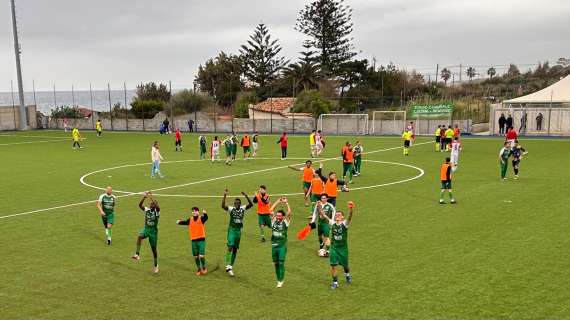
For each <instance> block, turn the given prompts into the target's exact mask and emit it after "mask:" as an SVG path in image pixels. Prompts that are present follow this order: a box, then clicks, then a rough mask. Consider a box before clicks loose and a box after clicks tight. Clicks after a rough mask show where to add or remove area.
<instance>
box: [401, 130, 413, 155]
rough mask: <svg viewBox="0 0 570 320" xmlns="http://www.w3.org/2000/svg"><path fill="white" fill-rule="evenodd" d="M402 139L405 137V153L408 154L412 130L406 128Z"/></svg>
mask: <svg viewBox="0 0 570 320" xmlns="http://www.w3.org/2000/svg"><path fill="white" fill-rule="evenodd" d="M402 139H404V155H405V156H407V155H409V153H410V151H409V150H410V144H411V143H412V131H410V130H406V131H404V133H402Z"/></svg>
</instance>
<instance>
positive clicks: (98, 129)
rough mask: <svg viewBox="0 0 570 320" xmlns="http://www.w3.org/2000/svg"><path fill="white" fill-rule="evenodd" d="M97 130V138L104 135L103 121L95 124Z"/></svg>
mask: <svg viewBox="0 0 570 320" xmlns="http://www.w3.org/2000/svg"><path fill="white" fill-rule="evenodd" d="M95 130H97V137H100V136H101V134H103V125H102V124H101V120H100V119H98V120H97V123H95Z"/></svg>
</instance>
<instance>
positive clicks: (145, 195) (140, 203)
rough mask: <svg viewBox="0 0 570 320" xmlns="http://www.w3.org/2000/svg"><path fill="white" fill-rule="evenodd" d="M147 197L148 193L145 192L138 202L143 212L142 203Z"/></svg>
mask: <svg viewBox="0 0 570 320" xmlns="http://www.w3.org/2000/svg"><path fill="white" fill-rule="evenodd" d="M147 197H148V192H145V194H144V196H143V197H142V199H141V201H140V202H139V208H140V209H141V210H143V211H144V201H145V200H146V198H147Z"/></svg>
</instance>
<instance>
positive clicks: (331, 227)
mask: <svg viewBox="0 0 570 320" xmlns="http://www.w3.org/2000/svg"><path fill="white" fill-rule="evenodd" d="M214 141H216V140H214ZM242 141H243V140H242ZM359 145H360V144H359V143H357V144H356V146H359ZM158 147H159V146H158V143H155V144H154V146H153V148H156V149H154V150H153V151H154V152H158ZM345 148H346V150H345ZM345 148H343V161H345V160H346V159H349V160H350V159H352V158H350V156H346V155H344V153H347V152H348V153H350V152H354V151H353V149H354V148H352V145H351V144H350V143H347V145H346V146H345ZM244 151H245V150H244ZM154 156H157V157H160V154H159V153H158V155H156V154H155V155H154ZM343 163H344V162H343ZM294 169H295V170H298V169H297V168H294ZM322 169H323V165H322V163H321V164H320V167H319V169H317V170H314V169H313V168H312V161H311V160H308V161H307V162H306V165H305V167H303V168H302V169H301V171H303V189H304V193H305V198H306V199H308V200H309V199H310V202H311V203H312V205H311V209H310V213H311V215H310V216H309V217H308V218H309V222H308V224H307V225H306V226H305V227H304V228H303V229H302V230H301V231H300V232H299V233H298V234H297V237H298V239H300V240H304V239H305V238H306V237H307V235H308V234H309V233H310V232H311V230H313V229H317V237H318V240H319V250H318V254H319V256H321V257H329V259H330V266H331V277H332V283H331V288H332V289H337V288H338V287H339V281H338V275H337V273H338V272H337V267H338V266H341V267H342V268H343V270H344V273H345V279H346V282H347V283H351V282H352V275H351V274H350V269H349V263H348V242H347V237H348V228H349V226H350V223H351V221H352V216H353V210H354V204H353V203H352V202H351V201H349V202H348V216H347V218H346V219H345V214H344V212H342V211H340V210H337V208H336V199H337V195H338V188H339V187H341V190H342V191H348V187H347V182H345V181H344V180H339V179H337V177H336V173H335V172H330V173H329V174H328V176H327V177H325V176H323V175H322ZM153 170H155V165H154V164H153ZM350 170H353V168H352V167H350V166H348V168H347V173H346V175H348V171H350ZM158 173H160V171H159V170H158ZM309 176H310V178H311V181H310V184H307V183H306V181H305V180H307V179H306V178H308V177H309ZM241 194H242V196H243V197H244V198H245V200H246V201H247V203H246V204H242V200H241V199H240V198H239V197H238V198H235V199H234V201H233V205H228V204H227V197H228V190H225V191H224V193H223V197H222V202H221V208H222V209H223V210H224V211H225V212H227V214H228V216H229V224H228V229H227V251H226V255H225V265H226V266H225V271H226V273H227V274H228V275H229V276H231V277H233V276H234V266H235V262H236V258H237V253H238V250H239V248H240V242H241V236H242V233H241V230H242V228H243V225H244V218H245V215H246V212H247V210H249V209H251V208H252V207H253V206H254V205H256V206H257V215H258V219H257V222H258V225H259V230H260V241H261V242H265V241H266V239H265V230H264V229H266V228H269V229H270V230H271V239H270V241H271V256H272V260H273V264H274V266H275V275H276V279H277V288H281V287H282V286H283V284H284V279H285V259H286V255H287V242H288V230H289V226H290V223H291V216H292V210H291V206H290V205H289V201H288V199H287V198H286V197H279V198H278V199H277V200H276V201H274V202H271V199H270V195H269V194H268V192H267V187H266V186H264V185H262V186H259V188H258V190H257V192H256V193H255V195H254V197H253V200H252V199H251V198H250V197H249V196H248V195H247V194H246V193H245V192H242V193H241ZM308 200H307V201H308ZM116 203H117V197H116V196H115V195H114V194H113V189H112V187H110V186H109V187H107V189H106V190H105V193H104V194H102V195H101V196H100V197H99V199H98V201H97V209H98V211H99V214H100V216H101V219H102V222H103V226H104V228H105V235H106V238H107V244H108V245H111V241H112V228H113V224H114V223H115V206H116ZM306 204H307V205H309V203H308V202H306ZM138 206H139V208H140V210H142V212H143V213H144V216H145V218H144V220H145V221H144V228H143V229H141V230H140V232H139V234H138V236H137V241H136V251H135V254H134V255H133V256H132V258H133V259H134V260H136V261H139V260H140V259H141V255H140V252H141V243H142V241H143V240H144V239H148V240H149V244H150V247H151V251H152V254H153V259H154V264H153V272H154V273H158V272H159V268H158V250H157V245H158V221H159V218H160V210H161V208H160V206H159V203H158V201H157V200H156V199H154V198H153V195H152V193H151V192H150V191H149V192H146V193H145V194H144V196H143V197H142V198H141V200H140V202H139V205H138ZM279 207H281V208H279ZM191 212H192V214H191V216H190V217H188V218H187V219H183V220H177V221H176V223H177V224H178V225H185V226H188V233H189V237H190V241H191V250H192V256H193V257H194V260H195V263H196V267H197V271H196V275H198V276H201V275H205V274H207V273H208V268H207V264H206V228H205V224H206V221H207V220H208V214H207V211H206V210H202V211H201V212H200V209H199V208H198V207H192V209H191Z"/></svg>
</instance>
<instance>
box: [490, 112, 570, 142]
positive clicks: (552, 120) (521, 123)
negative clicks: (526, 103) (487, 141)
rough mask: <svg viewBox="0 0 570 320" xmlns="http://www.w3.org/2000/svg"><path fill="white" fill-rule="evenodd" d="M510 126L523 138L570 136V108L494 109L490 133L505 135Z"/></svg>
mask: <svg viewBox="0 0 570 320" xmlns="http://www.w3.org/2000/svg"><path fill="white" fill-rule="evenodd" d="M502 116H503V117H504V118H501V117H502ZM509 117H510V120H509ZM503 119H504V120H503ZM509 125H510V126H512V127H513V128H514V129H515V130H517V131H518V133H519V135H522V136H525V135H543V136H567V135H570V108H563V107H560V108H556V107H552V108H551V107H537V108H493V111H492V112H491V119H490V122H489V131H490V133H491V134H494V135H500V134H504V133H505V132H506V130H507V129H508V126H509Z"/></svg>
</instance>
